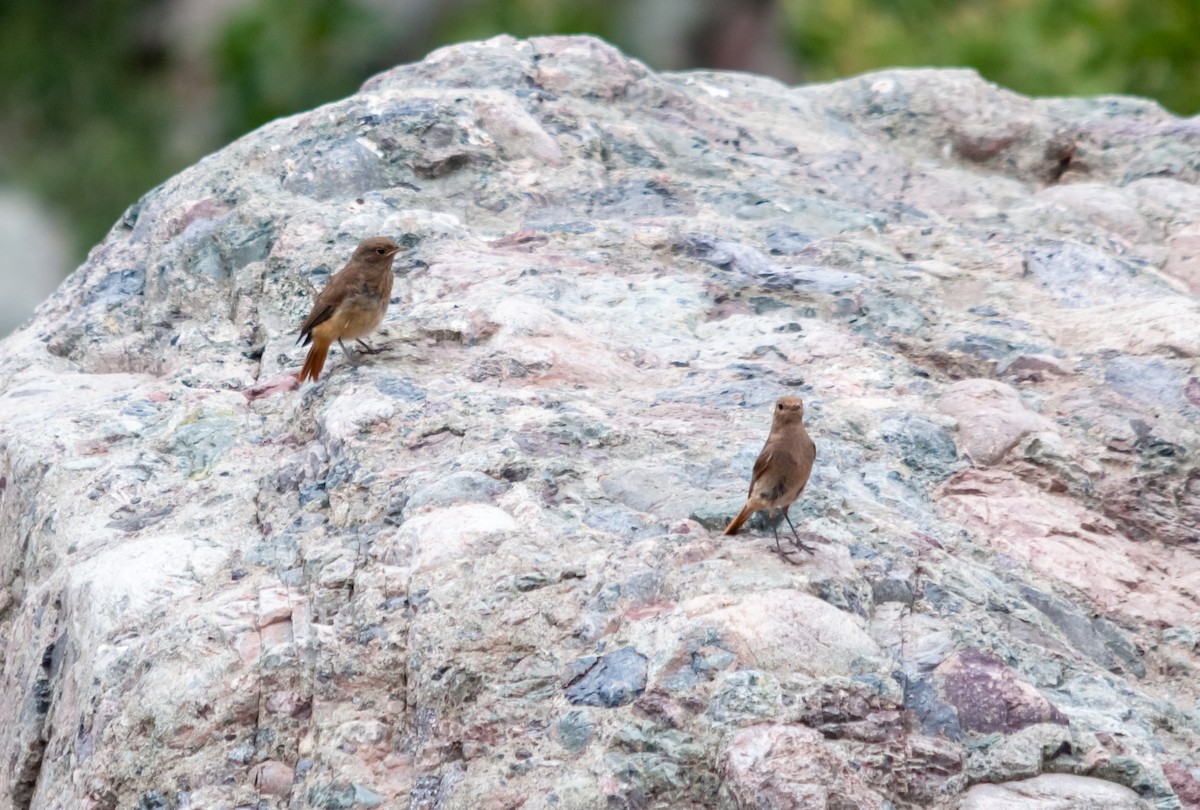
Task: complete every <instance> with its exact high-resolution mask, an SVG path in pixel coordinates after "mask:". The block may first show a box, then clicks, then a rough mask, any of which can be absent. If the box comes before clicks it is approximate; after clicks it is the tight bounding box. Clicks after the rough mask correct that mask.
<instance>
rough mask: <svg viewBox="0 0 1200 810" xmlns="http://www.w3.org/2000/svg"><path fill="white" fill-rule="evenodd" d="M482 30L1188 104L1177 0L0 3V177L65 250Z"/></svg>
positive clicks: (720, 62) (1193, 43) (671, 61)
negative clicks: (207, 161) (255, 139)
mask: <svg viewBox="0 0 1200 810" xmlns="http://www.w3.org/2000/svg"><path fill="white" fill-rule="evenodd" d="M501 32H504V33H510V34H513V35H516V36H520V37H524V36H531V35H536V34H547V33H579V32H587V33H593V34H597V35H599V36H601V37H604V38H605V39H607V40H609V41H610V42H613V43H614V44H616V45H617V46H619V47H621V48H622V49H623V50H625V51H626V52H628V53H630V54H632V55H634V56H636V57H638V58H640V59H641V60H643V61H644V62H646V63H647V64H649V65H650V66H651V67H654V68H657V69H683V68H692V67H718V68H731V69H742V70H753V71H756V72H760V73H770V74H773V75H775V76H777V77H779V78H781V79H783V80H784V81H787V82H791V83H795V82H809V81H823V80H829V79H835V78H838V77H842V76H848V75H852V74H855V73H860V72H862V71H866V70H871V69H875V68H882V67H890V66H901V65H969V66H972V67H975V68H976V69H978V70H979V72H980V73H982V74H983V76H984V77H986V78H988V79H990V80H992V81H995V82H998V83H1000V84H1002V85H1005V86H1008V87H1010V88H1012V89H1014V90H1017V91H1020V92H1022V93H1027V94H1031V95H1067V94H1070V95H1090V94H1104V93H1128V94H1136V95H1142V96H1149V97H1151V98H1154V99H1157V100H1158V101H1159V102H1160V103H1161V104H1163V105H1164V106H1165V107H1167V108H1168V109H1170V110H1172V111H1173V112H1175V113H1178V114H1181V115H1192V114H1194V113H1196V112H1197V110H1200V2H1197V0H741V2H735V1H734V0H441V2H434V0H421V1H420V2H418V1H417V0H3V2H0V185H8V186H17V187H22V188H25V189H28V190H30V191H32V192H33V193H34V194H35V195H36V196H37V197H39V198H40V199H41V200H43V201H44V202H45V203H46V204H47V205H48V206H49V207H50V208H51V209H52V210H54V211H56V212H57V213H58V214H59V215H60V216H61V217H62V218H63V220H64V221H65V222H66V223H67V225H68V231H69V233H70V234H71V238H72V239H73V242H74V244H73V252H74V255H75V256H76V258H78V257H81V256H82V255H83V253H84V252H85V251H86V249H87V248H88V247H89V246H91V245H92V244H94V243H95V242H97V241H98V240H99V239H101V238H102V237H103V235H104V233H105V232H106V231H107V230H108V228H109V227H110V225H111V224H112V223H113V222H114V221H115V220H116V218H117V217H118V216H119V215H120V213H121V211H122V210H123V209H124V208H125V207H126V206H127V205H129V204H130V203H131V202H132V201H134V200H135V199H137V198H138V197H139V196H140V195H142V194H143V193H144V192H146V191H147V190H148V189H150V188H151V187H153V186H154V185H156V184H158V183H160V182H161V181H162V180H164V179H165V178H167V177H169V176H170V175H171V174H173V173H175V172H177V171H179V170H180V169H182V168H183V167H185V166H187V165H188V164H190V163H192V162H194V161H195V160H196V159H197V158H199V157H200V156H202V155H204V154H206V153H208V152H211V151H213V150H215V149H218V148H220V147H221V146H222V145H223V144H225V143H227V142H229V141H230V140H232V139H234V138H236V137H238V136H239V135H242V134H244V133H245V132H247V131H249V130H251V129H253V128H254V127H256V126H259V125H260V124H262V123H264V122H266V121H269V120H271V119H273V118H276V117H278V116H281V115H286V114H289V113H293V112H297V111H300V110H305V109H308V108H311V107H313V106H316V105H318V104H321V103H323V102H326V101H330V100H332V99H336V98H339V97H342V96H345V95H347V94H349V93H352V92H354V90H355V89H356V88H357V87H358V85H359V84H360V83H361V82H362V81H363V80H364V79H366V78H367V77H368V76H370V75H371V74H372V73H375V72H377V71H379V70H382V69H384V68H387V67H390V66H392V65H394V64H397V63H401V62H406V61H412V60H416V59H420V58H421V57H423V56H424V55H425V54H426V53H428V52H429V51H430V50H432V49H433V48H435V47H438V46H440V45H443V44H447V43H452V42H458V41H462V40H466V39H478V38H483V37H488V36H491V35H493V34H496V33H501Z"/></svg>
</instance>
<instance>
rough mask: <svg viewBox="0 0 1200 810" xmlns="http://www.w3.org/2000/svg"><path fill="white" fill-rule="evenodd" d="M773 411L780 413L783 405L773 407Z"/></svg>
mask: <svg viewBox="0 0 1200 810" xmlns="http://www.w3.org/2000/svg"><path fill="white" fill-rule="evenodd" d="M775 410H777V411H782V410H783V405H782V404H780V405H776V406H775Z"/></svg>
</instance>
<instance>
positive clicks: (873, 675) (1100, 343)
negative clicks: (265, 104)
mask: <svg viewBox="0 0 1200 810" xmlns="http://www.w3.org/2000/svg"><path fill="white" fill-rule="evenodd" d="M1198 140H1200V129H1197V126H1196V124H1195V122H1193V121H1183V120H1179V119H1177V118H1174V117H1172V116H1170V115H1168V114H1167V113H1165V112H1163V111H1162V110H1161V109H1160V108H1158V107H1157V106H1155V105H1154V104H1152V103H1150V102H1147V101H1141V100H1137V99H1129V98H1099V99H1042V100H1034V99H1028V98H1024V97H1021V96H1018V95H1016V94H1014V93H1010V92H1007V91H1005V90H1003V89H1000V88H998V87H995V86H994V85H991V84H988V83H987V82H984V81H982V80H981V79H980V78H979V77H978V76H977V75H975V74H974V73H972V72H969V71H961V70H898V71H888V72H884V73H878V74H873V75H869V76H863V77H859V78H855V79H849V80H846V81H842V82H838V83H835V84H829V85H816V86H805V87H798V88H790V87H785V86H783V85H781V84H778V83H776V82H774V81H771V80H768V79H763V78H759V77H755V76H749V75H737V74H720V73H686V74H655V73H653V72H651V71H649V70H647V69H646V68H645V67H644V66H642V65H641V64H639V63H637V62H635V61H633V60H630V59H628V58H626V57H624V56H623V55H621V54H620V53H618V52H617V51H616V50H614V49H613V48H611V47H609V46H607V45H605V44H604V43H602V42H599V41H597V40H595V39H590V38H584V37H555V38H543V39H534V40H530V41H517V40H514V39H511V38H507V37H501V38H497V39H494V40H490V41H487V42H482V43H469V44H464V45H459V46H455V47H451V48H445V49H442V50H440V51H437V52H436V53H434V54H432V55H431V56H429V58H427V59H426V60H425V61H423V62H421V63H419V64H414V65H408V66H402V67H398V68H396V69H394V70H391V71H389V72H387V73H384V74H381V75H379V76H377V77H375V78H373V79H371V80H370V81H369V82H367V84H366V85H365V86H364V87H363V88H362V90H361V91H360V92H359V93H358V94H356V95H354V96H351V97H350V98H347V99H345V100H342V101H339V102H336V103H333V104H329V105H327V106H325V107H322V108H320V109H318V110H314V111H312V112H309V113H304V114H301V115H297V116H293V117H291V118H287V119H283V120H279V121H276V122H274V123H271V124H269V125H267V126H265V127H263V128H262V129H260V130H258V131H256V132H254V133H251V134H250V135H247V136H246V137H245V138H243V139H241V140H239V141H237V142H236V143H234V144H232V145H230V146H229V147H227V148H226V149H224V150H222V151H221V152H218V153H216V154H214V155H212V156H210V157H208V158H206V159H204V160H203V161H201V162H200V163H198V164H197V165H196V166H194V167H192V168H191V169H189V170H187V171H185V172H183V173H182V174H180V175H178V176H177V177H174V178H172V179H171V180H169V181H167V182H166V183H164V184H163V185H162V186H161V187H159V188H157V189H155V190H153V191H151V192H150V193H149V194H147V195H146V196H145V197H144V198H143V199H142V200H141V201H139V202H138V203H137V204H136V205H134V206H132V207H131V208H130V209H129V211H128V212H127V213H126V214H125V215H124V216H123V217H122V218H121V220H120V221H119V222H118V223H117V224H116V225H115V226H114V228H113V230H112V232H111V233H110V234H109V236H108V237H107V238H106V239H105V240H104V242H102V243H101V244H99V245H98V246H96V248H95V249H94V250H93V251H92V253H91V255H90V256H89V257H88V260H87V262H86V263H85V264H84V265H83V266H82V267H80V268H79V269H78V270H77V271H76V272H75V273H74V275H72V276H71V277H70V278H69V279H68V280H67V281H66V282H65V283H64V284H63V285H62V287H61V288H60V289H59V290H58V292H57V293H56V294H55V295H54V296H53V297H52V298H50V299H49V301H47V302H46V303H45V304H44V305H43V306H42V307H41V309H40V310H39V312H38V314H37V316H36V318H35V320H33V321H32V322H31V323H30V324H29V325H27V326H26V327H25V328H24V329H22V330H21V331H19V332H17V333H15V334H14V335H12V336H11V337H9V338H8V339H7V340H6V341H5V342H4V343H3V351H2V352H0V660H3V677H2V684H3V685H2V688H0V725H2V727H3V728H4V729H5V733H4V735H3V736H2V737H0V761H2V762H4V763H5V766H6V767H4V768H3V769H0V804H3V805H4V806H12V807H17V808H36V809H37V810H49V809H51V808H53V809H55V810H58V809H59V808H64V809H65V808H72V810H74V809H75V808H95V809H96V810H100V809H101V808H103V809H104V810H116V808H134V807H137V808H228V810H233V808H244V807H256V808H284V807H286V808H301V807H314V808H324V810H332V809H333V808H359V807H362V808H369V807H410V808H464V809H465V808H473V809H474V808H497V809H499V808H516V807H524V808H579V809H582V808H611V807H672V808H697V809H698V808H711V807H729V808H733V807H768V806H769V807H780V808H782V807H795V808H801V807H804V808H807V807H830V808H835V807H836V808H850V807H888V806H900V807H944V808H954V807H959V806H962V807H978V808H983V807H1010V806H1018V805H1020V806H1026V805H1025V804H1022V803H1028V802H1033V803H1034V804H1036V805H1037V806H1038V807H1043V806H1044V807H1052V806H1053V807H1068V806H1070V807H1091V806H1097V807H1099V806H1102V805H1103V806H1113V807H1116V806H1120V807H1130V808H1133V807H1152V806H1153V807H1159V808H1169V807H1176V806H1179V804H1178V801H1179V800H1180V799H1184V800H1187V801H1192V802H1193V804H1194V799H1192V798H1188V797H1194V796H1195V795H1197V793H1196V790H1195V785H1196V784H1197V777H1198V775H1200V771H1198V770H1197V768H1200V754H1197V752H1198V751H1200V718H1198V717H1197V713H1196V711H1195V708H1194V707H1195V706H1196V705H1197V703H1196V701H1197V699H1198V697H1200V695H1198V694H1197V693H1198V691H1200V679H1198V678H1197V676H1196V673H1197V671H1198V669H1197V668H1198V667H1200V653H1198V644H1200V618H1198V616H1200V542H1198V539H1197V538H1198V537H1200V472H1198V471H1197V459H1198V458H1200V368H1198V367H1197V354H1198V353H1200V301H1198V300H1197V298H1196V290H1197V288H1196V273H1195V267H1194V265H1195V262H1194V261H1193V257H1192V252H1193V246H1194V243H1195V242H1196V239H1197V236H1196V234H1197V233H1198V232H1200V231H1198V229H1200V189H1198V188H1197V185H1196V183H1197V179H1198V173H1200V166H1198V165H1197V162H1196V159H1195V155H1196V146H1197V142H1198ZM374 234H383V235H388V236H391V237H393V238H395V239H398V240H403V241H404V242H405V243H406V244H408V245H409V246H411V247H412V250H411V251H410V252H408V253H407V254H405V255H404V256H403V258H402V259H401V260H399V261H398V263H397V270H398V277H397V283H396V287H395V291H394V292H395V299H394V301H393V306H392V308H391V311H390V313H389V316H388V318H387V319H386V321H385V323H384V325H383V327H382V328H381V329H380V332H379V334H377V335H376V336H375V342H376V343H377V344H381V345H382V346H383V347H384V348H385V351H384V352H383V353H381V354H379V355H375V356H371V357H367V358H363V359H362V360H361V361H360V362H359V363H358V364H357V365H355V364H351V363H350V362H348V361H347V359H346V358H344V357H343V356H342V355H341V353H340V351H338V350H336V349H335V351H334V353H333V355H332V357H331V359H330V361H329V363H328V364H327V367H326V372H325V374H324V375H323V376H322V377H321V379H320V380H318V381H317V382H316V383H315V384H312V383H309V384H306V385H305V386H304V387H301V388H298V389H297V388H296V387H295V385H294V378H293V377H292V376H290V375H292V374H294V373H295V371H296V370H297V369H298V367H299V364H300V362H301V359H302V353H303V351H304V350H303V349H302V348H300V347H297V346H296V345H295V337H296V330H297V327H298V324H299V322H300V320H301V319H302V317H303V316H304V314H305V313H306V312H307V310H308V308H309V306H310V303H311V294H312V291H313V290H314V289H319V288H320V287H321V286H322V285H323V284H324V282H325V280H326V278H327V277H328V274H329V273H330V272H331V271H333V270H336V269H337V268H338V267H339V266H340V265H341V264H342V263H343V262H344V261H345V260H346V258H347V257H348V256H349V253H350V251H351V249H352V248H353V246H354V245H355V244H356V243H357V241H358V240H359V239H361V238H363V237H365V236H368V235H374ZM784 394H791V395H796V394H798V395H800V396H802V397H804V399H805V402H806V413H807V421H808V424H809V429H810V432H811V433H812V435H813V437H814V439H815V440H816V443H817V447H818V453H817V465H816V469H815V472H814V475H813V478H812V481H811V482H810V484H809V487H808V491H807V492H806V493H805V494H804V496H803V497H802V498H801V500H800V501H799V502H798V503H797V504H796V506H795V507H793V509H792V518H793V520H794V521H796V522H798V524H800V525H799V528H800V529H801V530H802V532H803V533H804V535H805V539H806V540H807V541H809V542H811V543H812V544H814V545H815V546H816V552H815V554H814V555H812V556H811V557H810V556H803V557H802V558H801V559H800V564H799V565H792V564H789V563H788V562H786V561H784V560H781V559H780V558H779V557H778V556H776V555H775V554H774V553H773V550H772V546H773V541H772V539H771V536H770V532H769V530H767V529H766V528H765V527H762V526H759V527H758V528H756V529H751V530H749V531H746V532H744V533H743V534H741V535H739V536H736V537H731V538H730V537H722V536H720V534H719V532H720V529H721V528H722V527H723V525H724V522H725V521H726V520H728V519H729V517H731V516H732V515H733V514H734V513H735V512H736V510H737V509H738V508H739V507H740V506H741V499H742V497H743V495H744V493H745V491H746V487H747V481H748V476H749V473H750V468H751V466H752V464H753V461H754V458H755V455H756V454H757V452H758V450H759V448H760V446H761V443H762V442H763V440H764V438H765V435H766V431H767V428H768V426H769V422H770V408H771V403H772V402H773V401H774V400H775V399H776V398H777V397H779V396H781V395H784ZM788 534H789V535H790V533H788ZM1105 802H1109V804H1104V803H1105ZM1028 806H1033V804H1029V805H1028Z"/></svg>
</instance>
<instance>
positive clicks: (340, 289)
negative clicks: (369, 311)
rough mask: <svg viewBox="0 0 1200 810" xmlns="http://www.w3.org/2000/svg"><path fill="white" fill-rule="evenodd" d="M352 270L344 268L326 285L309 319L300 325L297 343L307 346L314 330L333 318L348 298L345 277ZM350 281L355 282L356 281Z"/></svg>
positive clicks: (309, 313)
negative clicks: (339, 306)
mask: <svg viewBox="0 0 1200 810" xmlns="http://www.w3.org/2000/svg"><path fill="white" fill-rule="evenodd" d="M351 270H353V268H352V267H343V268H342V269H341V270H339V271H337V272H336V273H334V274H333V276H332V277H331V278H330V279H329V282H328V283H327V284H326V285H325V289H323V290H321V292H319V293H318V294H317V297H316V300H314V301H313V307H312V309H311V310H309V312H308V317H307V318H305V319H304V323H302V324H300V337H298V338H296V342H297V343H299V342H300V341H301V340H303V341H304V344H303V345H305V346H307V345H308V344H309V341H311V340H312V330H314V329H316V328H317V327H318V326H320V325H321V324H323V323H325V321H327V320H329V319H330V318H332V317H333V313H334V311H335V310H336V309H337V308H338V304H340V303H342V299H344V298H345V297H346V288H347V285H346V283H345V282H346V281H347V279H346V278H345V276H346V275H347V271H351ZM349 280H350V281H354V279H349Z"/></svg>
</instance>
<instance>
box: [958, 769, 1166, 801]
mask: <svg viewBox="0 0 1200 810" xmlns="http://www.w3.org/2000/svg"><path fill="white" fill-rule="evenodd" d="M1148 806H1149V805H1148V804H1147V803H1146V802H1143V801H1141V800H1140V799H1139V798H1138V795H1137V794H1136V793H1134V792H1133V791H1132V790H1130V789H1129V788H1127V787H1125V786H1124V785H1118V784H1115V783H1113V782H1106V781H1104V780H1102V779H1093V778H1090V777H1087V776H1075V775H1073V774H1067V773H1048V774H1043V775H1042V776H1035V777H1033V778H1032V779H1024V780H1021V781H1019V782H1003V783H1001V784H998V785H974V786H973V787H971V788H970V789H969V790H967V792H966V795H965V796H964V797H963V800H962V801H961V802H960V803H959V805H958V810H1144V808H1146V807H1148Z"/></svg>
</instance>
